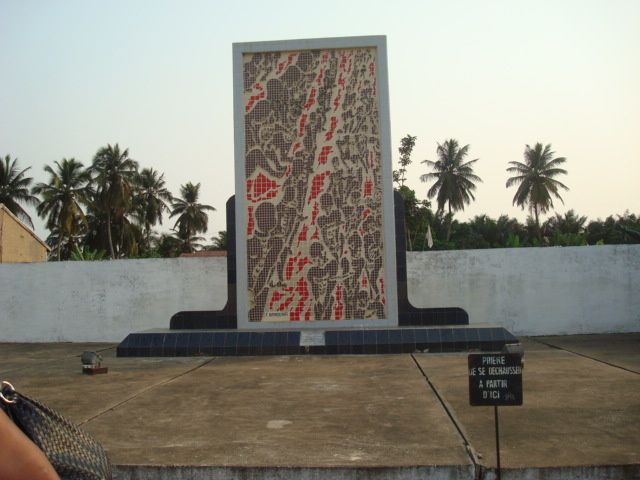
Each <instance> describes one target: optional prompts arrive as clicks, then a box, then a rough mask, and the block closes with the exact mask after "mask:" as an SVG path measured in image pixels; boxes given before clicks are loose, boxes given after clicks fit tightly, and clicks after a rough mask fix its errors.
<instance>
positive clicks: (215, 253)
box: [180, 250, 227, 258]
mask: <svg viewBox="0 0 640 480" xmlns="http://www.w3.org/2000/svg"><path fill="white" fill-rule="evenodd" d="M226 256H227V251H226V250H200V251H199V252H193V253H181V254H180V258H182V257H226Z"/></svg>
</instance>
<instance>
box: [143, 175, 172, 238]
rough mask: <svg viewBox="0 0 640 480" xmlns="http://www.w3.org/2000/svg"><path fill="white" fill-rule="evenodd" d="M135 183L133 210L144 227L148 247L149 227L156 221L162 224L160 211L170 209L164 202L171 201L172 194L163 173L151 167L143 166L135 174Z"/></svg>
mask: <svg viewBox="0 0 640 480" xmlns="http://www.w3.org/2000/svg"><path fill="white" fill-rule="evenodd" d="M135 185H136V193H135V198H134V204H135V210H136V214H137V217H138V219H139V221H140V224H141V225H142V227H143V229H144V241H145V247H146V248H147V249H149V246H150V236H151V227H152V226H153V225H155V224H156V223H159V224H160V225H162V213H163V212H165V211H166V212H169V211H170V210H169V206H168V205H167V203H166V202H171V201H172V200H173V196H172V195H171V192H169V190H168V189H167V188H166V187H165V181H164V174H160V175H159V173H158V172H157V171H156V170H154V169H153V168H143V169H142V171H141V172H140V173H138V174H137V175H136V176H135Z"/></svg>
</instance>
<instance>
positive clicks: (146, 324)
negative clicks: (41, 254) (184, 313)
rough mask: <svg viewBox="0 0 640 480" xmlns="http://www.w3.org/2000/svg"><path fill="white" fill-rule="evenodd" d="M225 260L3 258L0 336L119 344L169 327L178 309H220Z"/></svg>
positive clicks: (0, 338)
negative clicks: (29, 260) (11, 260)
mask: <svg viewBox="0 0 640 480" xmlns="http://www.w3.org/2000/svg"><path fill="white" fill-rule="evenodd" d="M226 270H227V268H226V258H214V259H198V258H180V259H148V260H117V261H104V262H60V263H58V262H48V263H38V264H36V263H33V264H0V341H4V342H62V341H96V342H97V341H110V342H119V341H121V340H123V339H124V338H125V337H126V336H127V335H128V334H129V333H131V332H135V331H140V330H146V329H149V328H169V319H170V318H171V315H173V314H174V313H176V312H178V311H180V310H214V309H221V308H222V307H223V306H224V304H225V301H226V298H227V285H226V284H227V274H226Z"/></svg>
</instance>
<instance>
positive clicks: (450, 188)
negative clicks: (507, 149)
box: [420, 138, 482, 242]
mask: <svg viewBox="0 0 640 480" xmlns="http://www.w3.org/2000/svg"><path fill="white" fill-rule="evenodd" d="M468 153H469V145H465V146H464V147H462V148H460V146H459V145H458V141H457V140H455V139H453V138H452V139H450V140H445V141H444V143H443V144H442V145H441V144H438V148H437V149H436V154H437V155H438V160H436V161H435V162H434V161H431V160H423V161H422V163H426V164H427V165H428V166H430V167H432V168H433V170H434V171H433V172H430V173H425V174H424V175H421V176H420V180H421V181H423V182H429V181H431V180H435V183H434V184H433V185H432V186H431V188H429V190H428V191H427V197H428V198H433V197H437V202H438V211H439V212H440V213H442V212H443V211H444V207H445V205H448V207H449V208H448V211H449V215H448V216H449V219H448V226H447V236H446V241H447V242H448V241H449V239H450V238H451V222H452V220H453V212H456V211H458V210H464V206H465V205H468V204H469V203H471V200H475V197H474V196H473V191H474V190H475V189H476V185H475V183H474V182H482V179H481V178H480V177H478V176H477V175H475V174H474V173H473V166H472V165H473V164H474V163H475V162H477V161H478V159H477V158H476V159H474V160H470V161H468V162H464V159H465V157H466V156H467V154H468Z"/></svg>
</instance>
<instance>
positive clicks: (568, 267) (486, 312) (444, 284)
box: [407, 245, 640, 335]
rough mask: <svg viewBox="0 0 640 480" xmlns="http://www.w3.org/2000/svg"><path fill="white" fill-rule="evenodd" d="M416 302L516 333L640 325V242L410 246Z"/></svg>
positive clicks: (412, 294)
mask: <svg viewBox="0 0 640 480" xmlns="http://www.w3.org/2000/svg"><path fill="white" fill-rule="evenodd" d="M407 256H408V260H407V264H408V265H407V267H408V272H407V276H408V283H409V285H408V289H409V299H410V300H411V302H412V303H413V304H414V305H415V306H416V307H426V306H429V307H447V306H459V307H462V308H464V309H465V310H466V311H467V312H468V313H469V322H470V323H485V322H490V323H496V324H499V325H502V326H504V327H505V328H506V329H507V330H509V331H510V332H512V333H514V334H515V335H562V334H577V333H606V332H640V245H602V246H592V247H564V248H563V247H546V248H512V249H492V250H461V251H447V252H437V253H436V252H434V253H428V254H421V253H408V255H407Z"/></svg>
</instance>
